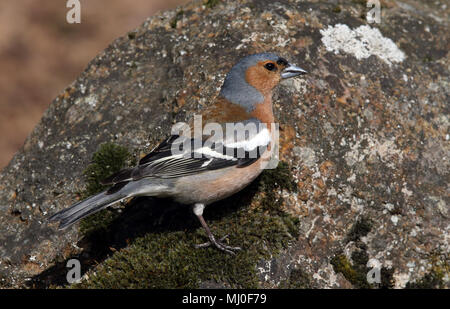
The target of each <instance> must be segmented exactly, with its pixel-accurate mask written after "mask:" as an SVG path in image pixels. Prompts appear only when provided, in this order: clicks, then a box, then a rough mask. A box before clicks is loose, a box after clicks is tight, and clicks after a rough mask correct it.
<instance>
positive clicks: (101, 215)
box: [80, 143, 134, 236]
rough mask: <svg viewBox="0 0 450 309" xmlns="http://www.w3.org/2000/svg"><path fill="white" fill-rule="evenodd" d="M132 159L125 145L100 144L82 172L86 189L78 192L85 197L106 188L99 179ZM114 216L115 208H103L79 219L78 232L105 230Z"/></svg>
mask: <svg viewBox="0 0 450 309" xmlns="http://www.w3.org/2000/svg"><path fill="white" fill-rule="evenodd" d="M132 161H133V160H132V158H131V155H130V153H129V152H128V150H127V149H126V148H125V147H122V146H119V145H116V144H113V143H105V144H102V145H100V147H99V149H98V150H97V152H95V153H94V155H93V156H92V162H91V163H90V164H89V166H88V167H87V168H86V169H85V170H84V172H83V175H84V176H85V178H86V189H85V190H84V191H83V192H81V193H80V195H81V198H83V199H85V198H87V197H89V196H91V195H94V194H96V193H99V192H101V191H103V190H105V189H107V188H108V186H103V185H101V184H100V181H102V180H103V179H105V178H106V177H108V176H110V175H112V174H114V173H115V172H118V171H119V170H120V169H122V168H124V167H125V166H127V165H132V164H133V163H134V162H132ZM116 217H117V211H116V210H114V209H111V208H107V209H104V210H102V211H100V212H98V213H96V214H94V215H91V216H89V217H87V218H85V219H83V220H81V222H80V233H81V234H82V235H85V236H86V235H89V234H91V233H93V232H95V231H99V230H106V228H107V226H108V224H109V223H110V222H112V221H113V220H114V219H115V218H116Z"/></svg>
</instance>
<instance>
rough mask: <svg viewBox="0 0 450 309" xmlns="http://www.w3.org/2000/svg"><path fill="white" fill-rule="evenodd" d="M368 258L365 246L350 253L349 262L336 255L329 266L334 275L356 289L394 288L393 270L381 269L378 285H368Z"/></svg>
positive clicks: (341, 255)
mask: <svg viewBox="0 0 450 309" xmlns="http://www.w3.org/2000/svg"><path fill="white" fill-rule="evenodd" d="M368 261H369V256H368V255H367V252H366V248H365V246H360V248H359V249H357V250H355V251H354V252H352V255H351V261H350V260H348V259H347V257H346V256H345V255H344V254H338V255H337V256H335V257H334V258H333V259H331V265H333V269H334V271H335V272H336V273H341V274H342V275H344V277H345V278H346V279H347V280H348V281H349V282H350V283H351V284H352V285H353V286H354V287H356V288H360V289H370V288H392V287H393V286H394V280H393V274H394V269H393V268H391V269H387V268H385V267H382V268H381V269H380V280H381V282H380V283H372V284H370V283H369V282H368V281H367V274H368V272H369V271H370V270H371V268H370V267H367V262H368Z"/></svg>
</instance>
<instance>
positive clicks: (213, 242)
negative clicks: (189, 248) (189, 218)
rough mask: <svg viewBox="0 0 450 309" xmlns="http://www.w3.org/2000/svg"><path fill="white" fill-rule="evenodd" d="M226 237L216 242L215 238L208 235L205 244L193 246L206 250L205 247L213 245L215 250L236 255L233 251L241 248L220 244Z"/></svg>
mask: <svg viewBox="0 0 450 309" xmlns="http://www.w3.org/2000/svg"><path fill="white" fill-rule="evenodd" d="M227 237H228V235H225V236H224V237H222V238H221V239H219V240H216V238H215V237H214V236H213V235H210V236H209V241H208V242H205V243H203V244H199V245H195V247H196V248H206V247H209V246H211V245H214V246H216V247H217V248H219V249H220V250H222V251H225V252H226V253H229V254H232V255H235V254H236V253H235V252H234V251H236V250H242V248H241V247H232V246H228V245H225V244H224V243H222V241H224V240H225V239H226V238H227Z"/></svg>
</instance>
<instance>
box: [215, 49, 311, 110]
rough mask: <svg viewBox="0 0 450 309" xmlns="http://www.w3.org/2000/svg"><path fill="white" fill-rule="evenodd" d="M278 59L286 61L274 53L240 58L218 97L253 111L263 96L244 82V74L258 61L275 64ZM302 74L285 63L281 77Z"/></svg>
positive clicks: (302, 72) (302, 71)
mask: <svg viewBox="0 0 450 309" xmlns="http://www.w3.org/2000/svg"><path fill="white" fill-rule="evenodd" d="M280 59H281V60H283V61H286V60H285V59H284V58H282V57H280V56H278V55H277V54H274V53H260V54H254V55H249V56H247V57H245V58H242V59H241V61H239V62H238V63H236V64H235V65H234V66H233V67H232V68H231V70H230V72H229V73H228V74H227V76H226V77H225V81H224V82H223V85H222V88H221V90H220V96H222V97H224V98H225V99H227V100H228V101H230V102H232V103H234V104H238V105H240V106H242V107H244V108H245V109H246V110H247V111H251V110H253V109H254V108H255V104H258V103H262V102H263V101H264V96H263V95H262V93H261V92H259V91H258V90H257V89H256V88H255V87H253V86H252V85H250V84H249V83H248V82H247V81H246V79H245V74H246V72H247V69H248V68H249V67H252V66H254V65H256V64H257V63H258V62H260V61H266V60H272V61H274V62H277V61H278V60H280ZM288 69H290V70H288ZM304 73H306V71H305V70H303V69H301V68H299V67H296V66H293V65H290V64H288V63H287V61H286V68H285V70H283V73H282V74H281V77H282V78H289V77H293V76H297V75H300V74H304Z"/></svg>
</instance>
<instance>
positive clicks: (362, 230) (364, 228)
mask: <svg viewBox="0 0 450 309" xmlns="http://www.w3.org/2000/svg"><path fill="white" fill-rule="evenodd" d="M372 225H373V223H372V221H371V220H370V219H368V218H365V217H362V218H360V219H359V220H358V221H356V223H355V224H353V226H352V228H351V229H350V231H349V233H348V235H347V242H350V241H358V240H359V239H360V238H361V237H364V236H366V235H367V234H368V233H369V232H370V230H371V229H372Z"/></svg>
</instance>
